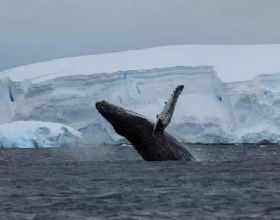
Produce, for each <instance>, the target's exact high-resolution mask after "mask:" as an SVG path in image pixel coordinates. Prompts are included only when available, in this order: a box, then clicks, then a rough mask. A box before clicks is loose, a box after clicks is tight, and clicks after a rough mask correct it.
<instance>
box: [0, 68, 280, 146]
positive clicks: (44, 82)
mask: <svg viewBox="0 0 280 220" xmlns="http://www.w3.org/2000/svg"><path fill="white" fill-rule="evenodd" d="M179 84H184V85H185V89H184V91H183V93H182V94H181V96H180V98H179V101H178V104H177V107H176V109H175V113H174V117H173V119H172V122H171V124H170V126H169V127H168V128H167V130H168V131H169V132H170V133H173V134H174V135H175V136H176V137H177V138H178V139H179V140H181V141H184V142H200V143H244V142H246V143H259V142H266V141H269V142H279V141H280V129H279V128H280V74H277V73H275V74H268V75H260V76H258V77H256V78H255V79H253V80H251V81H242V82H234V83H225V82H223V81H221V80H220V79H219V77H218V76H217V74H216V72H215V71H214V70H213V68H212V67H211V66H196V67H191V66H177V67H166V68H153V69H147V70H127V71H117V72H113V73H94V74H90V73H88V74H82V75H72V74H71V75H67V74H63V75H62V76H61V75H60V74H58V75H57V77H54V75H52V77H51V78H49V77H45V76H44V75H40V77H39V78H38V77H37V78H36V77H33V78H32V77H30V78H26V79H24V80H14V79H13V78H11V77H9V75H5V76H2V77H1V78H0V92H1V97H0V123H9V122H13V121H19V120H32V121H46V122H59V123H63V124H66V125H68V126H71V127H73V128H75V129H77V130H78V131H80V132H81V133H82V136H83V139H84V143H85V144H86V145H93V144H102V143H107V144H111V143H116V142H123V141H124V140H123V139H122V138H121V137H120V136H118V135H117V134H116V133H115V132H114V131H113V129H112V127H111V126H110V125H109V124H108V123H107V122H106V121H105V120H104V119H103V118H102V117H101V116H100V115H99V114H98V113H97V111H96V109H95V102H96V101H99V100H107V101H109V102H112V103H115V104H117V105H120V106H123V107H125V108H127V109H130V110H132V111H136V112H138V113H140V114H142V115H144V116H146V117H148V118H151V119H152V120H155V119H156V114H158V113H159V112H160V111H161V110H162V108H163V105H164V101H165V100H166V99H167V98H168V97H169V95H170V93H171V91H172V90H173V89H174V88H175V87H176V86H177V85H179Z"/></svg>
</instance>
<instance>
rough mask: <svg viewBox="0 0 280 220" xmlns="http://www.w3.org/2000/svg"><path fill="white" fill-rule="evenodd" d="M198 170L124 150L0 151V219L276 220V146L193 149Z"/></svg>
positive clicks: (279, 213) (279, 164)
mask: <svg viewBox="0 0 280 220" xmlns="http://www.w3.org/2000/svg"><path fill="white" fill-rule="evenodd" d="M189 148H190V150H191V152H193V154H194V155H195V157H196V158H197V159H198V161H196V162H182V161H166V162H145V161H143V160H142V159H141V158H140V157H139V156H138V155H137V153H135V151H134V149H133V148H132V147H129V146H123V147H120V146H100V147H92V148H80V147H77V148H52V149H3V150H0V219H59V220H63V219H272V218H275V219H277V218H280V146H277V145H217V146H214V145H193V146H189Z"/></svg>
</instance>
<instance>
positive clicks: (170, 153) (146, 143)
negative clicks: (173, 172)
mask: <svg viewBox="0 0 280 220" xmlns="http://www.w3.org/2000/svg"><path fill="white" fill-rule="evenodd" d="M182 88H183V87H182ZM182 88H181V90H182ZM177 92H178V91H177ZM179 92H180V91H179ZM178 95H179V94H178V93H177V94H176V90H175V92H174V94H173V97H172V99H171V101H170V103H168V102H167V104H166V105H170V106H167V108H166V109H164V111H163V113H162V114H161V115H159V116H158V121H157V123H156V124H155V123H154V122H152V121H150V120H149V119H147V118H145V117H144V116H141V115H139V114H137V113H134V112H132V111H129V110H126V109H124V108H121V107H119V106H116V105H113V104H110V103H108V102H106V101H100V102H97V103H96V108H97V110H98V111H99V113H100V114H101V115H102V116H103V117H104V118H105V119H106V120H107V121H108V122H109V123H110V124H111V125H112V126H113V128H114V130H115V131H116V132H117V133H118V134H119V135H121V136H123V137H125V138H126V139H127V140H128V141H129V142H130V143H131V144H132V145H133V146H134V148H135V149H136V151H137V152H138V153H139V154H140V155H141V156H142V158H143V159H144V160H147V161H163V160H194V158H193V156H192V155H191V154H190V153H189V152H188V151H187V149H186V148H185V147H183V146H182V145H181V144H180V143H179V142H178V141H177V140H176V139H175V138H174V137H173V136H172V135H170V134H169V133H167V132H165V131H164V129H165V127H166V126H167V125H168V123H169V122H170V120H171V117H172V114H173V111H174V107H175V103H176V100H177V98H178ZM174 100H175V102H174ZM166 115H167V116H166Z"/></svg>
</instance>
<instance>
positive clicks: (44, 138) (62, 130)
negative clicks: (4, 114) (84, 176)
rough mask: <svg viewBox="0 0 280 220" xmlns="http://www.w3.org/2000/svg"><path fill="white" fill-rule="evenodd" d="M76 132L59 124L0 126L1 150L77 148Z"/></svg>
mask: <svg viewBox="0 0 280 220" xmlns="http://www.w3.org/2000/svg"><path fill="white" fill-rule="evenodd" d="M80 144H81V135H80V133H79V132H78V131H76V130H75V129H73V128H70V127H68V126H65V125H63V124H59V123H50V122H39V121H16V122H12V123H8V124H1V125H0V147H1V148H41V147H68V146H79V145H80Z"/></svg>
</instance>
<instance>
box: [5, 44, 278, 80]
mask: <svg viewBox="0 0 280 220" xmlns="http://www.w3.org/2000/svg"><path fill="white" fill-rule="evenodd" d="M279 57H280V44H268V45H176V46H163V47H156V48H148V49H143V50H131V51H124V52H117V53H110V54H99V55H90V56H80V57H72V58H65V59H57V60H52V61H48V62H42V63H36V64H32V65H26V66H21V67H17V68H14V69H10V70H7V71H4V72H2V73H1V75H6V76H7V75H9V77H10V78H11V79H12V80H13V81H23V80H26V79H29V80H31V79H32V80H33V81H42V80H47V79H52V78H56V77H58V76H70V75H87V74H95V73H113V72H117V71H126V70H145V69H153V68H165V67H174V66H201V65H209V66H213V67H214V68H215V71H216V72H217V73H218V76H219V78H220V79H221V80H223V81H225V82H234V81H243V80H251V79H253V78H254V77H255V76H257V75H260V74H264V73H276V72H279V71H280V62H279Z"/></svg>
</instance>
